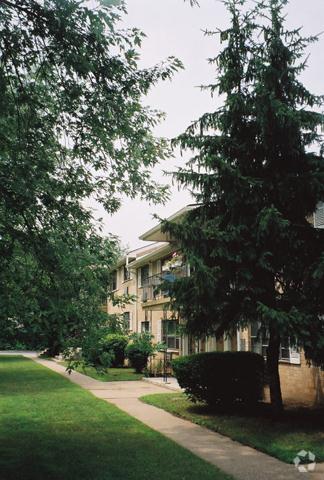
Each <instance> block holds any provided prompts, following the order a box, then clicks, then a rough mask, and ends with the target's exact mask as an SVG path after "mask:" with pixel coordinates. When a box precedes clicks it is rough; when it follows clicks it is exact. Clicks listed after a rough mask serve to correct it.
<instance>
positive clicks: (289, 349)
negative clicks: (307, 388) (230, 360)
mask: <svg viewBox="0 0 324 480" xmlns="http://www.w3.org/2000/svg"><path fill="white" fill-rule="evenodd" d="M268 346H269V334H268V332H267V331H266V329H261V328H260V324H259V323H252V324H251V351H252V352H255V353H259V354H260V355H262V356H263V357H264V358H267V353H268ZM279 359H280V360H281V361H283V362H289V363H294V364H300V351H299V348H298V347H297V346H295V345H294V344H293V342H292V341H291V339H290V338H289V337H285V338H283V339H282V341H281V345H280V352H279Z"/></svg>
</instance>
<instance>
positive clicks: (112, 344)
mask: <svg viewBox="0 0 324 480" xmlns="http://www.w3.org/2000/svg"><path fill="white" fill-rule="evenodd" d="M127 344H128V337H127V336H126V335H119V334H116V333H110V334H108V335H107V336H106V337H104V339H103V346H104V349H105V351H107V352H111V353H112V354H113V361H112V364H111V366H112V367H123V366H124V362H125V355H126V352H125V350H126V347H127Z"/></svg>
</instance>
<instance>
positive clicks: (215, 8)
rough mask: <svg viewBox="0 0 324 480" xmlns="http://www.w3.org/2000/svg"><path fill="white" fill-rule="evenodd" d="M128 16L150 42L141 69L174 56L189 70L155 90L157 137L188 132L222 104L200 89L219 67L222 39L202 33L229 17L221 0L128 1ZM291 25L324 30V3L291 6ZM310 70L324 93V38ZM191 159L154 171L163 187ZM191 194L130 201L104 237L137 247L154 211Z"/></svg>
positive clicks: (307, 75)
mask: <svg viewBox="0 0 324 480" xmlns="http://www.w3.org/2000/svg"><path fill="white" fill-rule="evenodd" d="M127 8H128V15H127V16H125V18H124V22H123V23H124V25H125V26H127V27H129V26H134V27H138V28H140V29H141V30H143V31H144V32H145V34H146V35H147V38H146V39H145V40H144V42H143V48H142V50H141V65H142V66H145V67H148V66H152V65H154V64H156V63H158V62H160V61H162V60H163V59H165V58H166V57H168V56H169V55H174V56H176V57H178V58H179V59H180V60H181V61H182V62H183V63H184V66H185V70H184V71H182V72H180V73H178V74H176V75H175V77H174V79H173V81H172V82H164V83H161V84H160V85H159V86H157V87H155V88H154V90H152V92H151V93H150V95H149V96H148V98H147V99H145V104H148V105H150V106H152V107H154V108H158V109H160V110H163V111H164V112H166V114H167V118H166V120H165V121H164V122H163V124H161V125H160V126H158V127H157V128H156V132H155V133H156V134H157V135H159V136H165V137H168V138H172V137H175V136H176V135H178V134H179V133H181V132H183V131H184V130H185V128H186V127H187V126H188V125H189V124H190V122H191V121H193V120H195V119H197V118H198V117H199V116H200V115H201V114H202V113H204V112H206V111H213V110H215V109H216V107H217V106H218V105H219V100H218V99H217V98H213V99H211V98H210V96H209V94H208V93H207V92H201V90H200V89H199V88H198V86H199V85H201V84H208V83H210V82H213V80H214V78H215V76H214V69H213V68H212V67H211V66H210V65H208V63H207V58H208V57H213V56H216V55H217V53H218V52H219V48H220V45H219V39H218V37H206V36H204V35H203V32H202V30H203V29H205V28H207V29H214V28H215V27H220V28H222V27H224V26H226V25H227V24H228V15H227V13H226V11H225V8H224V6H223V4H222V3H221V2H220V1H219V0H201V1H200V8H191V7H190V6H189V3H188V2H184V1H183V0H128V1H127ZM287 22H288V25H289V26H290V27H299V26H302V27H304V30H303V33H304V34H305V35H312V34H318V33H319V32H322V31H324V0H308V1H306V0H290V4H289V6H288V7H287ZM308 53H310V58H309V60H308V65H309V66H308V69H307V70H306V71H305V72H304V74H303V76H302V79H303V81H304V83H305V84H306V86H307V87H309V88H310V89H311V91H312V92H313V93H318V94H322V93H324V34H323V35H322V36H320V41H319V42H317V43H316V44H313V45H311V46H310V47H309V52H308ZM186 158H188V157H183V158H181V157H180V155H179V154H177V155H176V157H175V158H174V159H172V160H169V161H167V162H164V163H163V164H161V165H160V166H159V167H158V168H156V169H155V172H154V177H155V178H159V179H160V180H161V181H162V182H164V183H169V182H170V179H169V178H166V177H164V176H163V174H162V171H163V170H170V171H171V170H173V169H174V167H175V166H176V165H183V164H184V162H185V160H186ZM190 202H191V199H190V195H189V193H188V192H186V191H180V192H179V191H178V190H177V188H176V187H173V188H172V197H171V200H170V201H169V202H167V203H166V205H164V206H150V205H148V204H147V203H146V202H142V201H140V200H125V201H124V204H123V206H122V208H121V209H120V211H119V212H118V213H117V214H115V215H114V216H112V217H109V216H107V215H104V214H103V212H100V215H101V216H103V218H104V224H105V233H113V234H115V235H118V236H119V237H120V239H121V241H122V243H123V245H124V246H129V247H131V248H136V247H138V246H141V245H143V244H144V243H143V242H141V241H139V240H138V237H139V235H141V234H142V233H143V232H145V231H146V230H148V229H149V228H151V227H152V226H154V225H155V224H156V221H155V220H154V219H153V218H152V215H153V214H154V213H157V214H158V215H160V216H161V217H167V216H169V215H171V214H172V213H174V212H175V211H177V210H179V209H181V208H182V207H183V206H184V205H186V204H187V203H190Z"/></svg>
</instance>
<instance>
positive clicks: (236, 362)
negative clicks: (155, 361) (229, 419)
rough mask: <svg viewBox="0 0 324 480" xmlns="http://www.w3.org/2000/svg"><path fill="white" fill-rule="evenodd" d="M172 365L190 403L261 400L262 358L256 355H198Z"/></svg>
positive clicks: (225, 353)
mask: <svg viewBox="0 0 324 480" xmlns="http://www.w3.org/2000/svg"><path fill="white" fill-rule="evenodd" d="M172 366H173V370H174V373H175V376H176V377H177V380H178V382H179V385H180V386H181V387H182V388H184V389H185V392H186V394H187V395H188V397H189V398H190V399H191V400H193V401H194V402H199V401H200V402H205V403H207V404H208V405H219V404H225V405H229V404H235V403H243V404H247V405H251V404H254V403H257V402H258V401H259V400H261V399H262V392H263V382H264V359H263V357H262V356H261V355H258V354H257V353H252V352H209V353H198V354H195V355H189V356H186V357H179V358H177V359H176V360H174V361H173V365H172Z"/></svg>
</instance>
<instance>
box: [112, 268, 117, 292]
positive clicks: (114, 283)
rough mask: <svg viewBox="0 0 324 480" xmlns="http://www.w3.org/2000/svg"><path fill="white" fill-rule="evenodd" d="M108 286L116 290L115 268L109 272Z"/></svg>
mask: <svg viewBox="0 0 324 480" xmlns="http://www.w3.org/2000/svg"><path fill="white" fill-rule="evenodd" d="M110 288H111V290H112V291H114V290H117V270H115V271H114V272H112V274H111V281H110Z"/></svg>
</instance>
